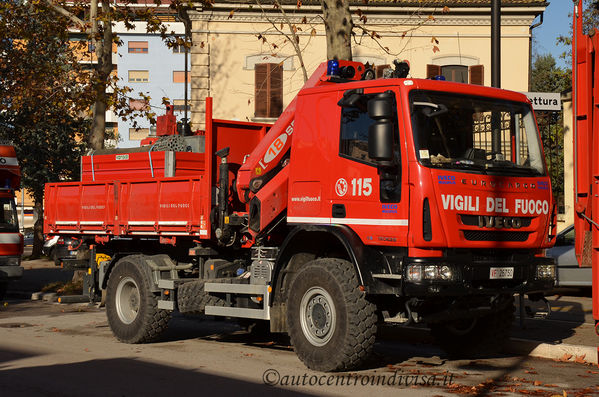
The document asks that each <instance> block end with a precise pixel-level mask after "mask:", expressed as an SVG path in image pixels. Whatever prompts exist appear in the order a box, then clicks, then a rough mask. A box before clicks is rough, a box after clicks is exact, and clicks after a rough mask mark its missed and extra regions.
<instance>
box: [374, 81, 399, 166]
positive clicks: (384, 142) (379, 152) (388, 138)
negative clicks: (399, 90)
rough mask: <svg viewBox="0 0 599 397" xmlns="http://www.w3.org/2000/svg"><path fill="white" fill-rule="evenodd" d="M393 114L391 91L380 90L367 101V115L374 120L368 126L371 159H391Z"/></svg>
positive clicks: (393, 104) (393, 106)
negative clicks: (380, 91)
mask: <svg viewBox="0 0 599 397" xmlns="http://www.w3.org/2000/svg"><path fill="white" fill-rule="evenodd" d="M394 115H395V95H394V94H393V92H391V91H385V92H382V93H380V94H378V95H377V96H376V97H374V98H372V99H371V100H370V101H368V116H370V118H371V119H374V120H376V121H375V122H374V123H372V124H371V125H370V127H369V128H368V157H370V158H371V159H373V160H377V161H385V162H387V161H393V134H395V124H394V123H393V117H394Z"/></svg>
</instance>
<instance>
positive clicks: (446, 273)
mask: <svg viewBox="0 0 599 397" xmlns="http://www.w3.org/2000/svg"><path fill="white" fill-rule="evenodd" d="M439 275H440V276H441V279H443V280H451V279H453V270H451V268H450V267H449V266H441V269H439Z"/></svg>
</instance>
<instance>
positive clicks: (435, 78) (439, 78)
mask: <svg viewBox="0 0 599 397" xmlns="http://www.w3.org/2000/svg"><path fill="white" fill-rule="evenodd" d="M433 80H438V81H445V76H442V75H437V76H435V77H433Z"/></svg>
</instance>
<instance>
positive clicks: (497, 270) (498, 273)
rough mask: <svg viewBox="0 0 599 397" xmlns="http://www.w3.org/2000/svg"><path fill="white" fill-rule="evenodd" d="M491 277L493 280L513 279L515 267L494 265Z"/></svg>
mask: <svg viewBox="0 0 599 397" xmlns="http://www.w3.org/2000/svg"><path fill="white" fill-rule="evenodd" d="M489 278H490V279H491V280H496V279H502V278H503V279H505V278H507V279H512V278H514V268H513V267H492V268H491V271H490V274H489Z"/></svg>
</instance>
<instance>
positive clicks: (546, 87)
mask: <svg viewBox="0 0 599 397" xmlns="http://www.w3.org/2000/svg"><path fill="white" fill-rule="evenodd" d="M571 87H572V75H571V73H570V70H563V69H561V68H559V67H558V66H557V65H556V62H555V58H553V55H551V54H547V55H540V56H537V57H536V58H535V60H534V63H533V67H532V74H531V90H532V91H533V92H563V91H565V90H567V89H568V88H571ZM535 115H536V118H537V123H538V125H539V129H540V131H541V139H542V140H543V147H544V149H545V159H546V162H547V166H548V169H549V174H550V176H551V185H552V188H553V194H554V196H555V198H556V199H557V201H558V204H559V205H560V206H561V205H562V204H563V202H564V201H563V200H564V127H563V125H564V123H563V114H562V112H546V111H537V112H535Z"/></svg>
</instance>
